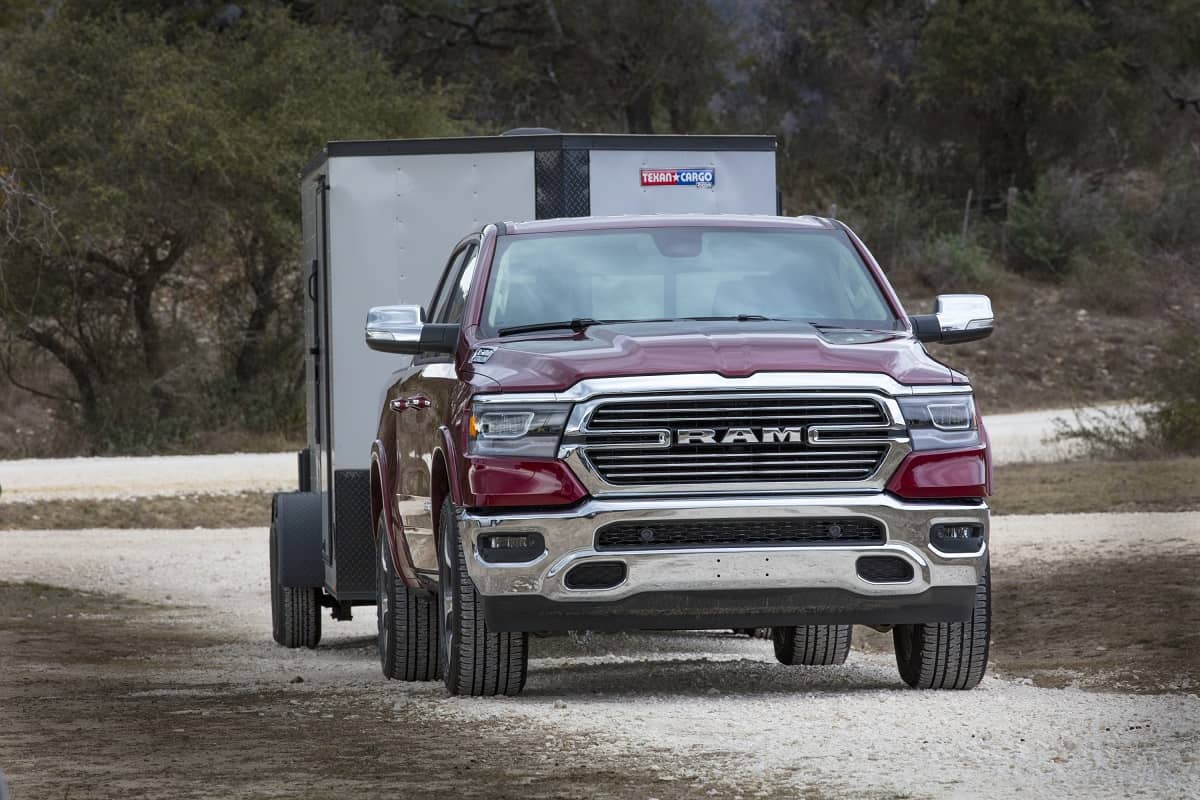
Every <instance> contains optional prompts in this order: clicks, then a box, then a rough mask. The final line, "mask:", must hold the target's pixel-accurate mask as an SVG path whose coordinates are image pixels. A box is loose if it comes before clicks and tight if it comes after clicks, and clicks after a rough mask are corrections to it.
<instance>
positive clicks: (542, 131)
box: [500, 128, 562, 136]
mask: <svg viewBox="0 0 1200 800" xmlns="http://www.w3.org/2000/svg"><path fill="white" fill-rule="evenodd" d="M559 133H562V131H556V130H554V128H509V129H508V130H506V131H505V132H504V133H502V134H500V135H501V136H546V135H547V134H551V135H553V134H559Z"/></svg>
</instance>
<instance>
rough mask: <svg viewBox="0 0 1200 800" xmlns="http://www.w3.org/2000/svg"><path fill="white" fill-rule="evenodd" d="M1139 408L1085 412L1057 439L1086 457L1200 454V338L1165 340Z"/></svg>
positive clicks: (1064, 427)
mask: <svg viewBox="0 0 1200 800" xmlns="http://www.w3.org/2000/svg"><path fill="white" fill-rule="evenodd" d="M1143 399H1144V400H1146V401H1147V402H1148V403H1150V404H1151V405H1150V406H1149V407H1148V408H1145V409H1140V410H1139V409H1136V408H1129V407H1126V408H1118V409H1115V410H1112V409H1090V410H1088V411H1087V412H1086V413H1085V412H1077V413H1076V415H1075V422H1074V423H1073V424H1064V425H1060V426H1059V428H1058V431H1057V438H1059V439H1060V440H1070V441H1077V442H1081V443H1082V444H1083V445H1084V446H1085V449H1086V450H1087V452H1088V453H1089V454H1090V455H1094V456H1100V457H1106V456H1117V457H1125V458H1140V457H1150V456H1158V455H1161V454H1163V453H1180V454H1194V453H1200V334H1196V333H1192V332H1190V331H1189V332H1187V333H1180V334H1177V335H1176V336H1175V337H1174V338H1172V339H1170V340H1169V341H1168V342H1167V343H1166V344H1165V345H1164V346H1163V349H1162V350H1161V351H1160V352H1159V355H1158V357H1157V358H1156V359H1155V366H1154V369H1153V370H1151V372H1150V376H1149V381H1148V383H1147V386H1146V392H1145V397H1144V398H1143Z"/></svg>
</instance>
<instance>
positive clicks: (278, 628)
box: [270, 519, 321, 650]
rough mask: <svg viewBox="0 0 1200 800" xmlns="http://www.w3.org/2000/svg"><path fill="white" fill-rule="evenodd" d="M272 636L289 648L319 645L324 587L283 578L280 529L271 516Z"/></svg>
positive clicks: (310, 647)
mask: <svg viewBox="0 0 1200 800" xmlns="http://www.w3.org/2000/svg"><path fill="white" fill-rule="evenodd" d="M270 547H271V636H272V638H274V639H275V642H276V643H277V644H281V645H283V646H284V647H288V648H293V649H294V648H297V647H307V648H309V649H310V650H312V649H314V648H316V646H317V645H318V644H319V643H320V641H321V590H320V589H312V588H307V587H296V586H284V585H283V584H282V583H280V581H279V533H278V531H276V529H275V520H274V519H272V520H271V536H270Z"/></svg>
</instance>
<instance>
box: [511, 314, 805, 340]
mask: <svg viewBox="0 0 1200 800" xmlns="http://www.w3.org/2000/svg"><path fill="white" fill-rule="evenodd" d="M682 320H687V321H688V322H733V321H736V322H787V321H788V320H785V319H783V318H781V317H764V316H763V315H762V314H734V315H731V316H725V317H661V318H655V319H592V318H591V317H576V318H574V319H564V320H558V321H557V322H536V323H533V324H530V325H513V326H511V327H508V328H501V329H500V330H498V331H496V333H498V334H499V335H500V336H512V335H515V334H518V333H537V332H539V331H558V330H572V331H574V332H575V333H582V332H583V331H585V330H587V329H588V328H590V327H591V326H593V325H616V324H618V323H634V322H679V321H682Z"/></svg>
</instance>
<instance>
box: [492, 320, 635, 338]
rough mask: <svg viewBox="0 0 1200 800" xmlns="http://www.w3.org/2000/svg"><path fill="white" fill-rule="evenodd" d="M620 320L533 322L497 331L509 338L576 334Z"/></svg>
mask: <svg viewBox="0 0 1200 800" xmlns="http://www.w3.org/2000/svg"><path fill="white" fill-rule="evenodd" d="M621 321H622V320H616V319H608V320H599V319H592V318H591V317H575V318H574V319H566V320H559V321H558V322H535V323H533V324H532V325H513V326H512V327H509V328H501V329H500V330H498V331H497V333H499V334H500V335H501V336H511V335H513V334H516V333H537V332H538V331H558V330H572V331H575V332H576V333H582V332H583V331H585V330H587V329H588V328H590V327H591V326H592V325H600V324H603V323H605V322H621Z"/></svg>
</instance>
